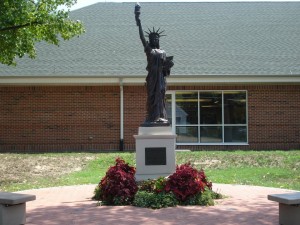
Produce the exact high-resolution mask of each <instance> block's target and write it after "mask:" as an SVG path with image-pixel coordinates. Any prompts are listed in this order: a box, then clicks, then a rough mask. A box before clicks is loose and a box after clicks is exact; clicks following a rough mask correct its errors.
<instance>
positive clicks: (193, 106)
mask: <svg viewBox="0 0 300 225" xmlns="http://www.w3.org/2000/svg"><path fill="white" fill-rule="evenodd" d="M176 124H183V125H186V124H198V92H178V93H176Z"/></svg>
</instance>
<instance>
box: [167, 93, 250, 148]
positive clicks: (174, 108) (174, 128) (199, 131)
mask: <svg viewBox="0 0 300 225" xmlns="http://www.w3.org/2000/svg"><path fill="white" fill-rule="evenodd" d="M178 92H180V93H182V92H187V93H188V92H197V93H198V115H197V116H198V124H185V125H177V124H176V93H178ZM201 92H221V94H222V109H221V110H222V123H220V124H201V122H200V113H201V112H200V101H199V98H200V93H201ZM224 92H244V93H245V98H246V102H245V104H246V105H245V110H246V115H245V117H246V123H245V124H225V119H224V114H225V110H224ZM166 94H167V95H171V112H172V124H171V126H172V132H173V134H176V128H177V127H186V126H189V127H190V126H191V127H198V142H196V143H195V142H191V143H190V142H177V140H176V145H182V146H184V145H249V121H248V91H247V90H171V91H167V92H166ZM218 126H221V129H222V141H221V142H201V127H218ZM230 126H231V127H240V126H243V127H246V132H247V133H246V142H225V133H224V132H225V127H230Z"/></svg>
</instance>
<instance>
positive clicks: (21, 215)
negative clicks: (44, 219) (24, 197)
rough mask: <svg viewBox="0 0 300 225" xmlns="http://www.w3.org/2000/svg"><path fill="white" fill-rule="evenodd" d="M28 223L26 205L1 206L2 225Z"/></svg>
mask: <svg viewBox="0 0 300 225" xmlns="http://www.w3.org/2000/svg"><path fill="white" fill-rule="evenodd" d="M25 222H26V203H21V204H17V205H7V206H5V205H0V225H20V224H25Z"/></svg>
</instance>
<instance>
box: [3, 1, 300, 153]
mask: <svg viewBox="0 0 300 225" xmlns="http://www.w3.org/2000/svg"><path fill="white" fill-rule="evenodd" d="M133 8H134V4H132V3H97V4H95V5H92V6H88V7H85V8H82V9H79V10H75V11H73V12H72V13H71V15H72V17H73V18H75V19H79V20H81V21H83V22H84V25H85V28H86V33H85V34H84V35H82V36H80V37H78V38H74V39H72V40H70V41H67V42H61V44H60V47H59V48H57V47H55V46H50V45H47V44H45V43H39V44H38V45H37V54H38V56H37V59H35V60H31V59H27V58H23V59H20V60H18V65H17V67H8V66H5V65H0V152H4V151H5V152H7V151H9V152H13V151H20V152H22V151H26V152H32V151H34V152H39V151H100V150H120V149H121V150H122V149H125V150H134V149H135V142H134V138H133V135H134V134H137V131H138V127H139V125H140V124H141V123H142V122H143V120H144V117H145V102H146V89H145V87H144V83H145V76H146V70H145V66H146V56H145V54H144V52H143V47H142V44H141V42H140V40H139V35H138V30H137V27H136V25H135V21H134V14H133ZM299 10H300V3H299V2H260V3H259V2H252V3H251V2H248V3H144V4H142V14H141V20H142V25H143V27H144V29H145V30H146V29H147V28H148V27H150V28H152V27H153V26H155V27H162V29H164V30H165V31H166V32H165V33H166V34H167V37H162V38H161V40H160V45H161V48H162V49H164V50H166V52H167V54H168V55H174V62H175V66H174V68H173V70H172V71H171V76H170V77H168V79H167V82H168V93H167V103H168V104H167V111H168V116H169V118H170V120H171V122H172V129H173V132H174V133H176V134H177V140H176V145H177V148H184V149H186V148H188V149H193V150H210V149H215V150H223V149H224V150H226V149H245V150H251V149H255V150H266V149H286V150H288V149H299V148H300V142H299V138H300V128H299V127H300V119H299V118H300V117H299V113H298V112H299V110H300V86H299V85H300V45H299V37H300V29H299V26H300V17H299V13H298V12H299Z"/></svg>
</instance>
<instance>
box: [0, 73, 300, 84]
mask: <svg viewBox="0 0 300 225" xmlns="http://www.w3.org/2000/svg"><path fill="white" fill-rule="evenodd" d="M121 80H122V86H123V85H124V86H126V85H144V83H145V76H144V75H141V76H115V77H108V76H0V86H1V85H2V86H4V85H5V86H35V85H38V86H40V85H41V86H42V85H45V86H63V85H67V86H72V85H74V86H76V85H89V86H99V85H100V86H105V85H118V86H119V85H120V81H121ZM167 81H168V85H172V86H177V85H205V84H210V85H211V84H212V85H230V84H244V85H245V84H300V75H173V76H172V75H171V76H170V77H168V78H167Z"/></svg>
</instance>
